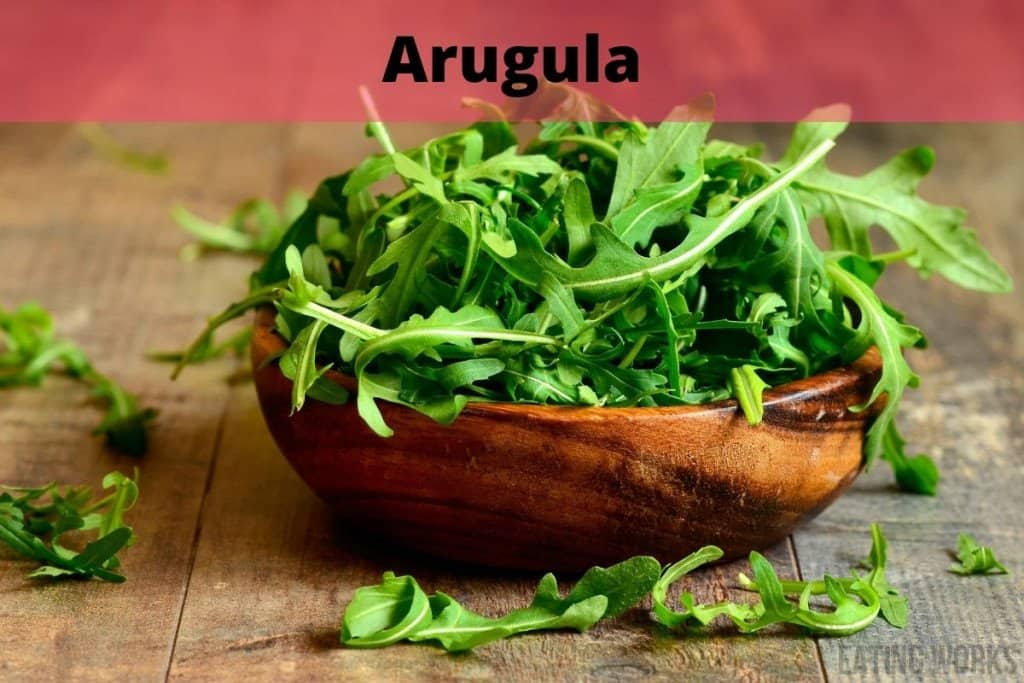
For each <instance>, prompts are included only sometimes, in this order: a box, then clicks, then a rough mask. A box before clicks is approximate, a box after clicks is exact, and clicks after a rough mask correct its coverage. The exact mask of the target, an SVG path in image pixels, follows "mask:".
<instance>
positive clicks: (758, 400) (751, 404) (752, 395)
mask: <svg viewBox="0 0 1024 683" xmlns="http://www.w3.org/2000/svg"><path fill="white" fill-rule="evenodd" d="M729 388H730V390H731V391H732V395H733V398H735V399H736V401H737V403H739V404H740V408H741V409H742V410H743V414H744V415H746V417H747V422H749V423H750V424H752V425H758V424H761V420H763V419H764V403H763V401H762V394H763V392H764V390H765V389H767V388H768V383H767V382H765V381H764V380H763V379H761V378H760V377H759V376H758V374H757V371H756V369H755V368H754V367H753V366H751V365H741V366H740V367H738V368H733V369H732V370H731V371H730V372H729Z"/></svg>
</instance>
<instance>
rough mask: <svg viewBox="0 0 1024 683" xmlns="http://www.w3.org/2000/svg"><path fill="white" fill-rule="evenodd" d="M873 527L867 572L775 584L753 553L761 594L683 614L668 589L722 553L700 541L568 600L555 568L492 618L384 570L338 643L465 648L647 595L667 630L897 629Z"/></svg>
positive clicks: (903, 615) (620, 569)
mask: <svg viewBox="0 0 1024 683" xmlns="http://www.w3.org/2000/svg"><path fill="white" fill-rule="evenodd" d="M871 534H872V547H871V552H870V554H869V556H868V558H867V559H866V560H865V561H864V564H865V566H866V567H867V568H868V569H869V572H868V573H867V574H866V575H863V576H861V575H858V574H856V573H854V574H853V575H852V576H850V577H848V578H833V577H831V576H827V575H826V576H825V577H824V579H821V580H818V581H780V580H779V578H778V575H777V574H776V572H775V569H774V568H773V567H772V565H771V564H770V563H769V562H768V560H766V559H765V558H764V556H762V555H761V554H760V553H757V552H752V553H751V554H750V565H751V567H752V568H753V572H754V579H753V580H751V579H748V578H747V577H745V576H744V575H743V574H740V577H739V581H740V585H741V586H742V587H743V588H746V589H747V590H751V591H756V592H757V593H758V594H759V598H760V599H759V600H758V601H757V602H755V603H746V602H732V601H729V600H726V601H722V602H719V603H716V604H714V605H697V604H695V600H694V597H693V594H691V593H688V592H683V593H682V594H681V595H680V598H679V600H680V604H681V605H682V607H683V611H681V612H677V611H674V610H673V609H672V608H670V607H669V604H668V598H667V594H668V591H669V589H670V587H671V586H672V585H673V584H674V583H676V582H677V581H679V580H680V579H681V578H682V577H683V576H684V575H686V574H688V573H690V572H691V571H693V570H694V569H697V568H698V567H701V566H702V565H705V564H707V563H709V562H714V561H715V560H718V559H720V558H721V557H722V551H721V549H719V548H717V547H715V546H706V547H704V548H701V549H700V550H698V551H697V552H695V553H693V554H692V555H689V556H688V557H686V558H684V559H682V560H680V561H679V562H677V563H675V564H673V565H671V566H669V567H666V568H665V569H664V570H662V568H661V565H660V564H659V563H658V561H657V560H655V559H654V558H653V557H644V556H639V557H633V558H630V559H628V560H626V561H624V562H620V563H619V564H617V565H614V566H612V567H609V568H608V569H604V568H602V567H594V568H592V569H590V570H589V571H587V572H586V573H585V574H584V575H583V577H582V578H580V580H579V582H577V584H576V585H575V586H574V587H573V589H572V591H570V592H569V594H568V595H567V596H566V597H564V598H563V597H561V596H560V595H559V592H558V582H557V581H556V580H555V577H554V575H552V574H546V575H545V576H544V577H543V578H542V579H541V580H540V583H539V584H538V586H537V590H536V593H535V595H534V598H533V601H532V602H531V603H530V605H529V606H528V607H524V608H522V609H518V610H514V611H513V612H510V613H509V614H507V615H505V616H503V617H500V618H496V619H494V618H489V617H484V616H481V615H479V614H477V613H475V612H472V611H470V610H468V609H466V608H465V607H463V606H462V605H460V604H459V603H458V602H457V601H456V600H455V599H454V598H452V597H451V596H449V595H446V594H444V593H441V592H438V593H435V594H434V595H432V596H427V594H426V593H425V592H424V591H423V589H422V588H420V586H419V584H418V583H417V582H416V579H414V578H413V577H411V576H395V575H394V574H393V573H392V572H386V573H385V574H384V577H383V579H382V581H381V583H380V584H378V585H375V586H367V587H364V588H360V589H358V590H356V592H355V595H354V596H353V598H352V601H351V602H350V603H349V604H348V606H347V607H346V608H345V614H344V616H343V617H342V624H341V641H342V643H344V644H345V645H347V646H348V647H361V648H375V647H384V646H387V645H392V644H394V643H397V642H400V641H403V640H405V641H410V642H414V643H420V642H432V643H435V644H437V645H438V646H440V647H441V648H443V649H444V650H446V651H448V652H461V651H464V650H469V649H472V648H474V647H479V646H480V645H485V644H487V643H491V642H493V641H496V640H500V639H502V638H506V637H509V636H513V635H518V634H521V633H529V632H534V631H542V630H551V629H574V630H576V631H580V632H582V631H586V630H587V629H589V628H591V627H592V626H594V625H595V624H596V623H597V622H598V621H600V620H602V619H609V618H613V617H616V616H618V615H620V614H622V613H623V612H625V611H626V610H627V609H629V608H631V607H633V606H635V605H636V604H638V603H639V602H640V601H641V600H642V599H643V598H645V597H646V596H647V595H648V594H651V595H652V597H653V602H654V619H655V621H657V622H658V623H660V624H662V625H664V626H668V627H669V628H683V627H686V628H692V627H697V628H699V627H703V626H707V625H708V624H710V623H711V622H712V621H714V620H715V619H716V618H718V617H719V616H726V617H728V618H729V619H731V620H732V621H733V623H735V624H736V626H737V628H738V629H739V630H740V631H741V632H743V633H754V632H756V631H760V630H761V629H763V628H765V627H768V626H771V625H773V624H791V625H794V626H798V627H800V628H801V629H803V630H805V631H807V632H809V633H814V634H817V635H826V636H847V635H852V634H853V633H856V632H858V631H861V630H863V629H865V628H867V627H868V626H869V625H870V624H871V623H872V622H874V620H875V619H876V618H877V617H878V616H879V614H881V615H882V616H883V617H884V618H885V620H886V621H888V622H889V623H890V624H892V625H893V626H896V627H898V628H903V627H904V626H905V625H906V623H907V604H906V599H905V598H904V597H903V596H902V595H900V594H899V593H898V592H897V591H896V589H894V588H893V587H892V586H890V585H889V583H888V581H887V580H886V577H885V572H886V540H885V536H884V535H883V534H882V530H881V528H880V527H879V526H878V525H877V524H876V525H872V528H871ZM812 596H826V597H827V598H828V599H829V600H830V601H831V602H832V607H833V608H832V609H831V610H830V611H823V610H820V609H812V607H811V604H810V600H811V597H812Z"/></svg>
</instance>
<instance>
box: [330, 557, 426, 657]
mask: <svg viewBox="0 0 1024 683" xmlns="http://www.w3.org/2000/svg"><path fill="white" fill-rule="evenodd" d="M430 621H431V615H430V602H429V601H428V599H427V594H426V593H424V592H423V589H421V588H420V587H419V584H418V583H416V579H414V578H412V577H411V576H395V575H394V573H393V572H384V576H383V577H382V578H381V583H379V584H378V585H376V586H368V587H364V588H359V589H357V590H356V592H355V595H354V596H353V598H352V602H350V603H349V604H348V607H346V608H345V615H344V617H343V618H342V626H341V642H342V643H344V644H345V645H346V646H348V647H383V646H385V645H391V644H392V643H397V642H398V641H400V640H404V639H406V638H408V637H409V636H411V635H413V634H414V633H416V631H417V630H418V629H420V628H422V627H424V626H425V625H427V624H429V623H430Z"/></svg>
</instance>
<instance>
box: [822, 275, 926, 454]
mask: <svg viewBox="0 0 1024 683" xmlns="http://www.w3.org/2000/svg"><path fill="white" fill-rule="evenodd" d="M825 267H826V269H827V271H828V274H829V277H831V279H832V281H833V282H834V283H835V285H836V288H837V290H838V292H839V293H840V294H841V295H842V296H844V297H845V298H847V299H849V300H850V301H852V302H853V303H854V304H856V306H857V309H858V311H859V312H860V318H861V322H860V325H859V326H858V328H857V333H858V336H859V337H861V338H862V339H863V340H864V341H868V340H869V341H870V343H871V344H874V345H875V346H877V347H878V350H879V352H880V353H881V354H882V376H881V378H880V379H879V380H878V383H877V384H876V385H875V388H874V389H873V390H872V392H871V395H870V396H869V397H868V400H867V401H865V402H864V403H863V404H861V405H860V406H855V407H854V408H852V410H865V409H867V407H868V406H869V405H871V404H872V403H874V402H875V401H876V400H877V399H878V397H879V396H881V395H882V394H883V393H884V394H886V404H885V407H884V408H883V409H882V411H881V412H880V413H879V414H878V417H877V418H875V421H874V424H873V425H872V426H871V428H870V429H869V430H868V438H867V442H866V444H865V450H864V455H865V459H866V463H867V467H870V466H871V464H872V462H873V461H874V459H875V458H876V457H877V456H878V455H879V454H880V453H881V452H882V450H883V441H884V439H885V436H886V434H887V433H888V432H889V429H890V426H891V424H892V421H893V419H894V418H895V416H896V411H897V410H898V409H899V404H900V398H901V397H902V395H903V391H904V389H906V388H907V387H916V386H917V384H918V381H919V379H918V376H917V375H916V374H915V373H914V371H913V370H911V369H910V365H909V364H907V361H906V359H905V358H904V357H903V349H904V348H906V347H910V346H916V345H919V344H921V343H922V342H923V337H922V335H921V332H920V330H918V329H917V328H915V327H911V326H910V325H907V324H905V323H903V322H902V321H900V320H899V319H898V318H896V317H895V316H894V315H893V314H892V313H890V311H889V310H887V308H886V307H885V305H884V304H883V303H882V301H881V299H879V298H878V295H877V294H875V293H874V292H873V291H872V290H871V287H870V286H868V285H867V284H866V283H864V282H863V281H862V280H860V279H859V278H857V277H856V276H855V275H853V274H852V273H850V272H849V271H847V270H846V269H845V268H843V267H842V265H841V264H840V263H838V262H835V261H829V262H828V263H826V266H825ZM863 346H864V344H863V341H862V342H861V343H860V344H858V345H857V354H856V355H859V354H860V352H861V350H862V348H863ZM851 355H854V354H851ZM851 360H852V359H851Z"/></svg>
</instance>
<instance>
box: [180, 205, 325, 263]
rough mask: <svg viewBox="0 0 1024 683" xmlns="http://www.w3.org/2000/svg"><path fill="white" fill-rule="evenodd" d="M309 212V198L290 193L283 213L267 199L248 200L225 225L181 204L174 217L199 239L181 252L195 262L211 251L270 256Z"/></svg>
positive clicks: (282, 209) (233, 213) (225, 221)
mask: <svg viewBox="0 0 1024 683" xmlns="http://www.w3.org/2000/svg"><path fill="white" fill-rule="evenodd" d="M305 210H306V197H305V195H303V194H302V193H301V192H290V193H289V194H288V196H287V197H285V199H284V204H283V206H282V207H281V209H280V210H279V209H278V208H277V207H275V206H274V204H273V203H272V202H270V201H268V200H266V199H260V198H252V199H247V200H245V201H243V202H242V203H241V204H239V205H238V206H236V207H235V209H234V210H233V211H232V212H231V215H230V216H228V217H227V218H226V219H225V220H224V221H223V222H221V223H214V222H211V221H208V220H206V219H205V218H201V217H199V216H197V215H195V214H194V213H192V212H191V211H189V210H188V209H186V208H185V207H184V206H180V205H179V206H175V207H174V208H173V209H172V210H171V218H172V219H173V220H174V222H175V223H177V224H178V225H179V226H180V227H181V228H182V229H183V230H185V231H186V232H188V233H189V234H190V235H192V236H193V237H195V238H196V240H197V241H196V242H195V243H193V244H189V245H186V246H185V247H183V248H182V251H181V256H182V258H183V259H185V260H189V261H191V260H194V259H196V258H198V257H199V256H202V254H203V253H204V252H207V251H232V252H239V253H247V254H268V253H270V252H271V251H272V250H273V249H274V247H276V246H277V243H278V242H280V241H281V237H282V236H283V235H284V233H285V231H286V230H287V229H288V227H289V226H290V225H291V224H292V223H293V222H294V221H295V219H296V218H298V217H299V216H300V215H301V214H302V212H303V211H305Z"/></svg>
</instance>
